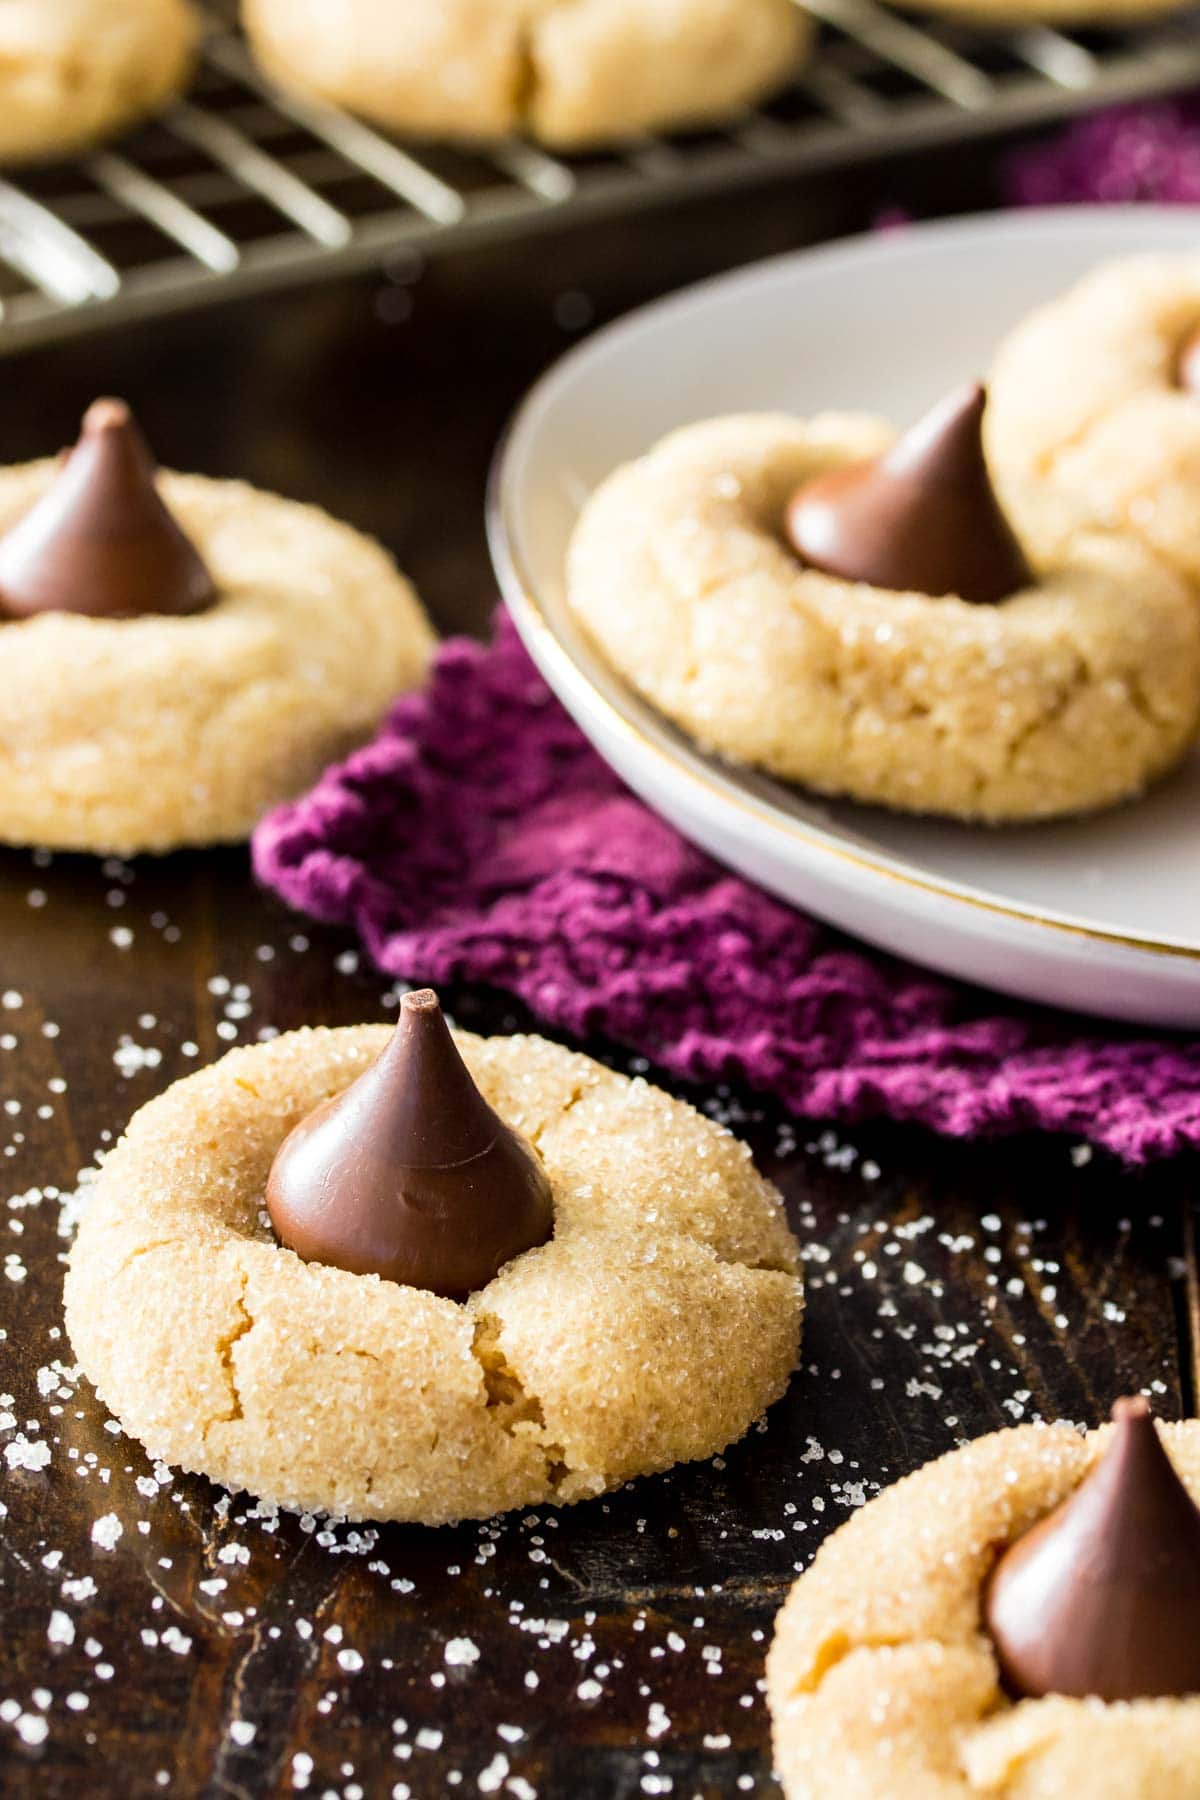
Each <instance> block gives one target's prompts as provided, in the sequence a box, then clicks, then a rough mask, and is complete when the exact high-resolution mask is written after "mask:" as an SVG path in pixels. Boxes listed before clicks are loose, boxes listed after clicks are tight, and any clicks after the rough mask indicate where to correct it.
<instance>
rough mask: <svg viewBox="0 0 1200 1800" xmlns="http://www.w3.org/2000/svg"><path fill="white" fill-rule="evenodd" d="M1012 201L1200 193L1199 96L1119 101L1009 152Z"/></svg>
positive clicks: (1189, 197)
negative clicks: (1047, 137)
mask: <svg viewBox="0 0 1200 1800" xmlns="http://www.w3.org/2000/svg"><path fill="white" fill-rule="evenodd" d="M1004 185H1005V189H1006V197H1007V198H1008V199H1009V200H1010V201H1011V202H1012V204H1013V205H1016V206H1062V205H1066V204H1069V203H1070V202H1072V201H1085V202H1086V201H1108V202H1120V201H1126V200H1156V201H1160V202H1168V203H1171V202H1174V203H1176V204H1179V205H1187V204H1188V203H1189V202H1191V203H1193V204H1194V203H1196V202H1198V201H1200V98H1197V97H1196V96H1195V95H1192V96H1188V97H1185V98H1184V99H1181V100H1173V101H1161V102H1156V103H1153V104H1149V105H1143V106H1118V107H1113V108H1111V109H1110V110H1109V111H1107V112H1102V113H1096V114H1095V115H1093V116H1092V117H1090V118H1085V119H1080V120H1078V121H1077V122H1076V123H1075V124H1074V125H1071V126H1068V128H1067V130H1066V131H1064V132H1061V133H1060V134H1059V135H1058V136H1057V137H1055V138H1052V139H1051V140H1050V141H1049V143H1042V144H1036V145H1035V146H1034V147H1033V148H1032V149H1029V150H1019V151H1017V152H1016V153H1015V154H1014V155H1012V156H1011V157H1010V158H1009V159H1008V162H1007V165H1006V169H1005V184H1004Z"/></svg>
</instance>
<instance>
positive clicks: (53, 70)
mask: <svg viewBox="0 0 1200 1800" xmlns="http://www.w3.org/2000/svg"><path fill="white" fill-rule="evenodd" d="M199 33H200V23H199V18H198V15H197V14H196V12H195V11H194V10H193V8H192V6H191V4H190V0H4V4H3V5H0V162H9V163H14V162H28V161H35V160H41V159H45V158H51V157H56V156H66V155H68V154H69V153H70V152H71V151H74V150H80V149H83V148H84V147H85V146H87V145H89V144H94V143H96V142H98V141H99V140H100V139H102V138H108V137H114V136H115V135H116V134H117V133H118V132H121V131H124V130H125V129H126V128H127V127H128V126H130V125H133V124H136V123H137V121H138V120H139V119H144V118H148V117H149V116H150V115H151V114H152V113H155V112H158V111H160V110H161V108H162V107H164V106H166V105H167V104H168V103H169V102H170V101H171V100H173V99H174V98H175V96H176V95H177V94H179V93H180V92H181V91H182V90H183V88H184V87H185V86H186V85H187V81H188V77H189V75H190V74H191V68H192V59H193V55H194V52H195V48H196V41H197V38H198V37H199Z"/></svg>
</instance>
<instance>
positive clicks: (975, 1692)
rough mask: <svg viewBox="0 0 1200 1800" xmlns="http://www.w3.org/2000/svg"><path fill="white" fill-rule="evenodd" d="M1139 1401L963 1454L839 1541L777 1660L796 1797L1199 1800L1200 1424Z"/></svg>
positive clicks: (999, 1437) (805, 1596) (782, 1622)
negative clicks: (1083, 1433)
mask: <svg viewBox="0 0 1200 1800" xmlns="http://www.w3.org/2000/svg"><path fill="white" fill-rule="evenodd" d="M1121 1405H1122V1406H1124V1407H1125V1408H1126V1409H1127V1414H1126V1416H1125V1417H1123V1418H1121V1419H1120V1422H1119V1423H1118V1424H1116V1425H1114V1426H1109V1427H1105V1428H1104V1430H1102V1431H1098V1432H1096V1431H1094V1432H1090V1433H1089V1434H1088V1435H1087V1437H1086V1438H1084V1437H1080V1436H1078V1435H1077V1434H1076V1433H1075V1432H1074V1431H1073V1430H1071V1429H1070V1428H1068V1427H1067V1426H1061V1425H1056V1426H1052V1427H1039V1426H1024V1427H1021V1428H1019V1429H1015V1430H1008V1431H999V1432H996V1433H994V1434H993V1435H992V1436H990V1437H986V1438H981V1439H980V1440H978V1441H977V1442H976V1443H973V1444H971V1445H969V1446H967V1448H965V1449H962V1450H955V1451H953V1452H951V1454H950V1455H948V1456H943V1457H941V1458H939V1459H938V1460H937V1461H936V1462H933V1463H930V1464H928V1465H927V1466H926V1467H925V1468H923V1469H920V1470H918V1472H917V1473H916V1474H915V1475H910V1476H909V1477H908V1478H907V1479H906V1480H903V1481H900V1482H897V1483H896V1484H895V1486H893V1487H890V1488H888V1489H886V1490H885V1492H884V1493H882V1494H880V1495H879V1496H878V1497H877V1498H876V1499H874V1500H872V1501H870V1502H869V1503H868V1504H867V1505H866V1506H865V1507H863V1509H862V1510H861V1511H860V1512H858V1513H855V1514H854V1515H853V1517H852V1518H850V1519H849V1520H848V1521H847V1522H846V1524H844V1525H842V1526H841V1527H840V1528H839V1529H838V1530H837V1531H835V1532H834V1534H833V1536H832V1537H831V1538H829V1539H828V1540H827V1541H826V1542H825V1543H824V1544H823V1545H822V1547H821V1549H820V1550H819V1551H818V1552H817V1556H816V1560H815V1561H814V1563H813V1565H812V1567H811V1568H810V1569H809V1570H808V1571H807V1572H806V1573H805V1574H803V1575H801V1577H800V1578H799V1580H798V1581H797V1582H796V1583H795V1585H794V1587H793V1588H792V1591H791V1594H790V1595H789V1597H788V1600H787V1602H786V1604H785V1605H784V1607H783V1609H782V1611H781V1613H780V1615H779V1619H778V1621H777V1624H776V1630H775V1640H774V1643H773V1645H772V1648H771V1653H770V1656H769V1659H768V1664H767V1697H768V1702H769V1704H770V1708H771V1715H772V1720H773V1727H774V1745H775V1761H776V1765H777V1767H778V1770H779V1773H780V1777H781V1779H782V1783H783V1789H784V1792H785V1794H786V1795H787V1796H788V1800H971V1797H972V1796H976V1795H978V1796H987V1797H989V1800H1064V1797H1065V1796H1069V1795H1078V1796H1080V1797H1081V1800H1084V1797H1086V1800H1161V1797H1162V1796H1165V1795H1168V1794H1169V1795H1171V1797H1172V1800H1198V1797H1200V1636H1198V1634H1197V1632H1196V1627H1195V1616H1196V1615H1195V1606H1196V1598H1197V1591H1198V1590H1197V1582H1198V1580H1200V1563H1198V1561H1197V1554H1198V1550H1200V1538H1198V1536H1197V1532H1198V1530H1200V1515H1198V1514H1197V1512H1196V1507H1195V1505H1194V1504H1193V1503H1194V1502H1196V1501H1197V1500H1200V1423H1198V1422H1196V1421H1195V1420H1190V1421H1188V1422H1187V1423H1186V1424H1182V1425H1164V1426H1162V1427H1160V1428H1158V1429H1159V1431H1160V1436H1159V1437H1158V1438H1155V1435H1154V1434H1155V1429H1156V1428H1155V1426H1154V1424H1153V1422H1152V1421H1150V1419H1149V1417H1148V1414H1147V1412H1146V1410H1145V1408H1144V1405H1142V1406H1140V1407H1139V1403H1136V1402H1124V1403H1121ZM1119 1413H1120V1406H1119V1407H1118V1408H1115V1409H1114V1417H1117V1416H1118V1415H1119ZM1085 1478H1086V1481H1085ZM1189 1493H1190V1496H1191V1498H1190V1499H1189V1498H1188V1495H1189ZM1055 1509H1059V1510H1057V1511H1056V1510H1055ZM1051 1534H1052V1535H1053V1549H1052V1550H1051V1551H1049V1552H1048V1553H1047V1554H1045V1555H1044V1556H1043V1558H1042V1561H1041V1564H1040V1566H1038V1567H1035V1566H1034V1561H1033V1555H1034V1553H1035V1552H1038V1551H1041V1550H1042V1549H1043V1547H1044V1546H1046V1545H1047V1543H1048V1542H1049V1538H1050V1536H1051ZM1019 1564H1023V1568H1022V1567H1019V1566H1018V1565H1019ZM1009 1570H1012V1571H1014V1572H1013V1573H1012V1574H1011V1575H1008V1571H1009ZM1006 1577H1007V1579H1008V1580H1009V1582H1010V1583H1011V1584H1014V1585H1010V1586H1009V1588H1008V1590H1007V1592H1005V1593H1003V1594H1002V1593H1001V1583H1002V1582H1003V1581H1004V1580H1005V1579H1006ZM1018 1577H1020V1579H1021V1582H1022V1585H1021V1587H1020V1588H1019V1589H1018V1587H1017V1586H1016V1585H1015V1583H1016V1581H1017V1579H1018ZM1014 1640H1018V1641H1020V1643H1019V1653H1017V1654H1015V1655H1014V1657H1013V1659H1012V1660H1011V1661H1010V1660H1008V1658H1009V1653H1010V1651H1012V1649H1013V1643H1014ZM1022 1640H1023V1641H1022ZM1002 1669H1003V1677H1002ZM1060 1682H1061V1684H1062V1685H1061V1686H1059V1685H1057V1684H1058V1683H1060ZM1108 1684H1115V1690H1114V1691H1116V1692H1118V1693H1121V1694H1123V1695H1128V1696H1129V1697H1126V1698H1120V1699H1110V1698H1106V1697H1105V1693H1104V1692H1102V1691H1101V1690H1105V1689H1106V1687H1107V1685H1108ZM1064 1689H1065V1691H1064Z"/></svg>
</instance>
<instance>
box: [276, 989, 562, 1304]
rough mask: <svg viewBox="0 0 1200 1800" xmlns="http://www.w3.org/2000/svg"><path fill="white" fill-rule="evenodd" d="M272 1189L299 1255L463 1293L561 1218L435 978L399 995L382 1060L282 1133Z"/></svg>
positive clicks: (286, 1239) (542, 1237)
mask: <svg viewBox="0 0 1200 1800" xmlns="http://www.w3.org/2000/svg"><path fill="white" fill-rule="evenodd" d="M266 1198H267V1210H268V1212H269V1213H270V1215H271V1220H272V1223H273V1224H274V1226H275V1230H276V1232H277V1234H278V1236H279V1238H280V1240H281V1241H282V1242H283V1243H284V1244H286V1245H287V1246H288V1248H289V1249H292V1250H294V1251H295V1252H296V1254H297V1255H298V1256H300V1257H302V1258H303V1259H304V1261H306V1262H320V1263H326V1264H329V1265H331V1266H332V1267H334V1268H338V1269H345V1270H348V1271H349V1272H350V1273H352V1274H356V1275H380V1276H382V1277H383V1278H384V1279H385V1280H387V1281H395V1282H399V1283H401V1284H403V1285H404V1286H407V1287H417V1288H425V1289H427V1290H428V1291H429V1292H431V1293H434V1294H441V1295H444V1296H445V1297H446V1298H448V1299H454V1300H457V1299H462V1298H465V1296H466V1295H467V1294H470V1293H474V1292H475V1291H476V1290H477V1289H478V1288H481V1287H484V1286H486V1284H487V1283H488V1282H489V1281H490V1280H491V1279H492V1276H493V1275H495V1274H496V1273H497V1272H498V1271H499V1270H500V1269H501V1268H503V1266H504V1264H505V1263H507V1262H509V1261H511V1259H512V1258H513V1257H514V1256H517V1255H519V1254H520V1253H521V1252H522V1251H523V1250H531V1249H533V1248H535V1246H537V1245H538V1244H544V1243H546V1242H547V1240H548V1239H549V1238H550V1237H551V1236H552V1234H553V1230H554V1202H553V1196H552V1194H551V1190H550V1183H549V1181H548V1179H547V1177H546V1173H545V1170H544V1169H543V1167H542V1164H541V1162H540V1160H539V1159H538V1156H537V1154H536V1152H535V1151H534V1150H533V1149H532V1148H531V1147H530V1146H529V1145H528V1144H527V1143H526V1141H525V1139H524V1138H522V1137H520V1136H519V1135H518V1134H517V1133H516V1132H515V1131H512V1130H510V1128H509V1127H508V1126H507V1125H505V1123H504V1122H503V1120H502V1119H500V1118H499V1117H498V1115H497V1114H496V1113H495V1112H494V1111H493V1110H492V1108H491V1107H490V1106H489V1105H488V1103H487V1101H486V1100H485V1099H484V1097H483V1095H482V1094H481V1093H480V1091H479V1089H478V1088H477V1087H476V1085H475V1083H474V1081H473V1080H472V1078H471V1075H470V1072H469V1071H468V1069H467V1067H466V1065H465V1063H464V1062H463V1060H462V1057H461V1056H460V1055H459V1053H458V1047H457V1045H456V1044H455V1042H454V1039H453V1037H452V1036H451V1035H450V1031H449V1029H448V1027H447V1025H446V1021H445V1019H444V1018H443V1017H442V1009H441V1006H440V1004H439V1002H438V998H437V995H436V994H435V993H434V992H433V990H432V989H431V988H420V989H418V990H417V991H416V992H415V993H411V994H405V995H404V996H403V997H402V999H401V1002H400V1019H399V1022H398V1024H397V1026H396V1029H395V1031H394V1033H393V1034H392V1037H391V1038H390V1040H389V1041H388V1043H387V1045H386V1046H385V1048H384V1050H383V1053H382V1055H381V1056H380V1057H379V1059H378V1061H377V1062H375V1063H373V1064H372V1065H371V1067H370V1068H369V1069H367V1070H366V1072H365V1073H364V1074H362V1075H360V1076H359V1078H358V1080H357V1081H355V1082H353V1083H352V1084H351V1085H350V1086H349V1087H348V1088H346V1089H345V1091H344V1092H343V1093H341V1094H337V1095H335V1096H334V1098H333V1099H332V1100H327V1101H326V1102H325V1104H324V1105H323V1106H319V1107H318V1108H317V1110H316V1111H315V1112H314V1113H310V1114H309V1116H308V1118H306V1119H302V1120H301V1122H300V1124H299V1125H297V1127H296V1128H295V1130H294V1131H293V1132H292V1133H291V1134H290V1135H289V1136H288V1137H287V1138H285V1139H284V1141H283V1144H282V1145H281V1146H280V1149H279V1152H278V1154H277V1155H276V1157H275V1161H274V1163H273V1165H272V1167H271V1173H270V1176H269V1177H268V1180H267V1194H266Z"/></svg>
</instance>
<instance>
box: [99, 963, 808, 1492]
mask: <svg viewBox="0 0 1200 1800" xmlns="http://www.w3.org/2000/svg"><path fill="white" fill-rule="evenodd" d="M798 1267H799V1263H798V1251H797V1246H796V1244H795V1241H794V1240H793V1238H792V1236H791V1233H790V1232H789V1230H788V1228H787V1224H786V1222H785V1219H784V1216H783V1210H782V1206H781V1204H780V1201H779V1197H778V1195H777V1194H776V1192H775V1190H774V1189H773V1188H772V1187H771V1186H769V1184H768V1183H767V1182H766V1181H764V1180H763V1179H762V1178H761V1177H760V1176H759V1175H757V1174H756V1173H755V1171H754V1168H753V1166H752V1164H751V1161H750V1156H749V1152H748V1151H747V1149H746V1148H745V1146H743V1145H742V1144H740V1143H738V1142H737V1141H736V1140H735V1139H734V1138H733V1137H731V1136H730V1135H729V1133H728V1132H727V1131H724V1130H722V1129H721V1128H719V1127H718V1126H716V1125H714V1124H712V1123H711V1122H710V1121H709V1120H707V1119H704V1118H702V1117H701V1116H700V1115H699V1114H698V1113H696V1112H694V1111H693V1110H692V1109H691V1108H690V1107H688V1106H685V1105H683V1104H682V1103H680V1102H679V1101H676V1100H672V1099H671V1098H669V1097H668V1096H667V1095H666V1094H664V1093H662V1092H660V1091H659V1090H658V1089H656V1088H653V1087H650V1086H648V1085H647V1084H646V1083H645V1082H644V1081H640V1080H638V1081H630V1080H628V1079H626V1078H625V1077H623V1076H620V1075H616V1074H614V1073H612V1071H610V1070H608V1069H605V1068H602V1067H601V1066H600V1065H599V1064H597V1063H594V1062H592V1061H591V1060H590V1059H589V1058H587V1057H584V1056H579V1055H575V1054H573V1053H572V1052H570V1051H568V1050H564V1049H561V1048H560V1047H559V1046H557V1045H555V1044H550V1043H547V1042H545V1041H544V1040H543V1039H541V1038H536V1037H511V1038H491V1039H483V1040H481V1039H479V1038H476V1037H472V1036H468V1035H466V1034H464V1033H455V1034H454V1035H453V1036H452V1035H451V1034H450V1032H449V1030H448V1028H447V1026H446V1025H445V1023H444V1021H443V1019H442V1015H441V1012H440V1008H439V1007H438V1003H437V1000H436V997H435V996H434V995H433V994H432V993H430V992H428V991H427V990H426V991H424V992H421V993H418V994H409V995H406V996H405V997H404V999H403V1001H402V1003H401V1016H400V1022H399V1025H398V1026H397V1029H396V1031H395V1032H394V1033H392V1032H390V1031H389V1030H388V1029H387V1028H386V1027H383V1026H375V1025H364V1026H360V1027H354V1028H350V1029H344V1030H337V1031H326V1030H317V1031H298V1032H292V1033H290V1034H289V1035H287V1036H285V1037H281V1038H278V1039H276V1040H275V1041H274V1042H273V1043H270V1044H265V1045H261V1046H256V1047H254V1048H249V1049H242V1050H235V1051H233V1052H231V1054H230V1055H228V1056H226V1057H224V1058H223V1059H222V1060H221V1061H220V1062H218V1063H216V1064H215V1065H214V1066H213V1067H211V1068H209V1069H206V1070H203V1071H201V1072H200V1073H199V1074H196V1075H193V1076H190V1077H189V1078H188V1079H186V1080H184V1081H180V1082H177V1083H176V1084H175V1086H174V1087H172V1088H170V1089H169V1090H168V1091H167V1092H166V1093H165V1094H163V1095H162V1096H161V1097H160V1098H159V1099H157V1100H154V1101H152V1102H151V1103H150V1104H149V1105H148V1106H146V1107H144V1108H143V1109H142V1111H141V1112H140V1113H138V1114H137V1116H136V1118H135V1119H134V1120H133V1122H132V1124H131V1125H130V1127H129V1130H128V1132H127V1133H126V1135H125V1137H124V1139H123V1140H122V1142H121V1143H120V1145H119V1146H118V1147H117V1149H116V1150H115V1151H114V1152H113V1153H112V1155H111V1156H109V1157H108V1158H107V1160H106V1161H105V1163H104V1166H103V1169H102V1170H101V1173H100V1176H99V1179H98V1181H97V1183H96V1185H95V1187H94V1188H93V1189H92V1190H91V1198H90V1199H89V1201H88V1205H87V1209H86V1212H85V1215H84V1218H83V1222H82V1225H81V1227H80V1231H79V1236H78V1238H77V1240H76V1242H75V1245H74V1247H73V1249H72V1251H71V1259H70V1270H69V1273H68V1276H67V1284H66V1307H67V1326H68V1330H69V1332H70V1337H71V1342H72V1344H73V1345H74V1349H75V1354H76V1356H77V1357H78V1358H79V1360H80V1362H81V1363H82V1365H83V1368H84V1370H85V1372H86V1373H87V1375H88V1376H89V1378H90V1379H91V1381H92V1382H93V1383H94V1385H95V1387H96V1388H97V1390H98V1392H99V1393H100V1395H101V1397H102V1399H103V1400H104V1402H105V1403H106V1404H107V1405H108V1406H109V1407H111V1408H112V1410H113V1411H114V1412H115V1413H116V1414H117V1416H118V1417H119V1418H120V1420H121V1422H122V1424H123V1425H124V1426H125V1428H126V1429H127V1430H128V1431H129V1432H131V1433H132V1434H133V1435H134V1436H135V1437H136V1438H138V1439H140V1440H141V1442H142V1443H143V1444H145V1446H146V1447H147V1449H148V1450H149V1451H150V1453H151V1454H152V1455H154V1456H158V1457H162V1458H164V1459H165V1460H166V1461H168V1462H171V1463H176V1464H181V1465H182V1466H183V1467H184V1468H187V1469H191V1470H195V1471H198V1472H201V1473H204V1474H207V1475H210V1476H212V1477H213V1478H214V1479H216V1480H218V1481H221V1482H224V1483H226V1484H227V1485H229V1486H231V1487H234V1488H247V1489H249V1490H250V1491H251V1492H252V1493H255V1494H257V1495H260V1496H262V1497H264V1498H266V1499H270V1500H273V1501H276V1502H278V1503H279V1504H281V1505H284V1506H287V1507H297V1508H312V1509H319V1510H328V1511H331V1512H336V1513H339V1514H343V1515H347V1516H349V1517H353V1518H377V1519H405V1520H413V1521H417V1522H420V1523H424V1524H431V1525H433V1524H440V1523H443V1522H445V1521H447V1520H451V1519H461V1518H475V1517H486V1516H488V1515H490V1514H491V1513H494V1512H498V1511H501V1510H503V1509H505V1508H509V1507H515V1506H528V1505H535V1504H538V1503H540V1502H555V1503H566V1502H569V1501H575V1500H582V1499H586V1498H587V1497H589V1496H590V1495H594V1494H599V1493H602V1492H604V1491H605V1490H606V1489H608V1488H612V1487H615V1486H617V1485H619V1484H620V1483H621V1482H624V1481H626V1480H628V1479H629V1478H630V1477H632V1476H635V1475H643V1474H648V1473H652V1472H654V1471H657V1470H662V1469H666V1468H668V1467H670V1466H671V1464H673V1463H676V1462H682V1461H688V1460H692V1459H695V1458H700V1457H706V1456H710V1455H712V1454H713V1453H714V1452H716V1451H718V1450H720V1449H721V1448H722V1447H723V1446H724V1445H726V1444H728V1443H729V1442H731V1441H732V1440H733V1439H735V1438H738V1437H741V1436H742V1434H743V1433H744V1432H745V1431H746V1430H747V1429H748V1428H749V1426H750V1425H751V1424H752V1423H753V1421H754V1420H755V1419H756V1418H758V1417H759V1415H760V1414H761V1413H762V1412H763V1411H764V1409H765V1408H766V1407H768V1406H769V1405H770V1404H771V1403H772V1402H773V1401H774V1400H776V1399H778V1398H779V1396H780V1395H781V1394H782V1392H783V1390H784V1388H785V1387H786V1385H787V1382H788V1378H789V1375H790V1373H791V1371H792V1368H793V1367H794V1365H795V1361H796V1356H797V1352H798V1346H799V1333H800V1317H801V1306H802V1295H801V1286H800V1277H799V1274H798Z"/></svg>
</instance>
